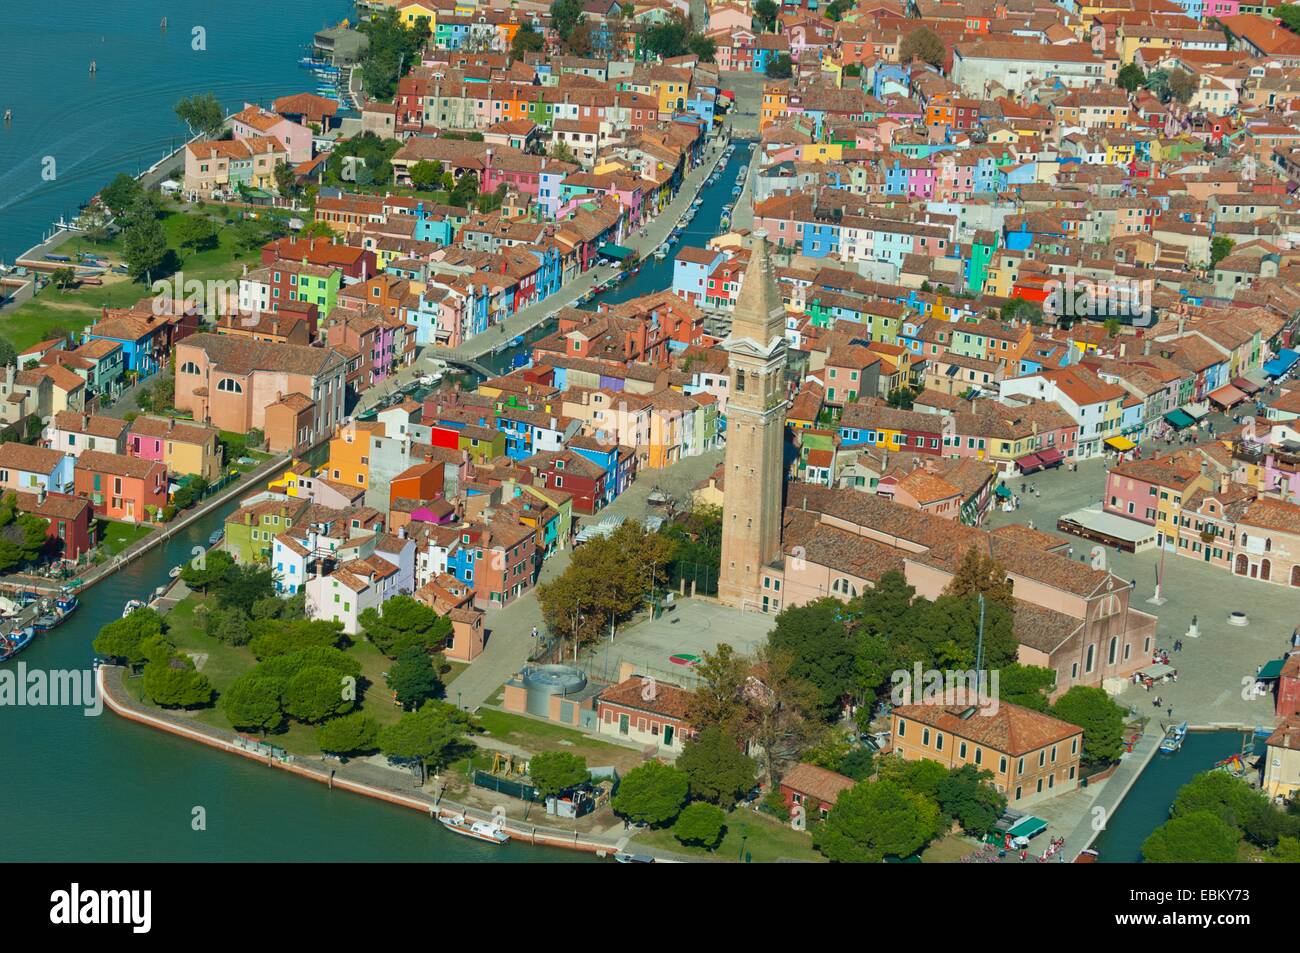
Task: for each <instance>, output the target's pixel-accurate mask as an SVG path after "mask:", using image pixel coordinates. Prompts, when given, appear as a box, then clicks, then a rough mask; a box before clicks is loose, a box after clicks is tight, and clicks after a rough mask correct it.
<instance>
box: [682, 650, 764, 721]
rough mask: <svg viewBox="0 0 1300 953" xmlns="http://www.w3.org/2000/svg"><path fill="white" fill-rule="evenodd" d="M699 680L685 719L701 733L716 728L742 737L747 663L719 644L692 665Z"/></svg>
mask: <svg viewBox="0 0 1300 953" xmlns="http://www.w3.org/2000/svg"><path fill="white" fill-rule="evenodd" d="M695 676H696V678H698V679H699V684H698V685H697V687H696V689H695V691H694V692H693V693H692V695H691V699H690V701H689V703H688V709H687V715H686V717H687V719H688V720H689V721H690V723H691V724H692V725H695V726H696V728H698V729H700V732H701V734H703V730H704V729H706V728H709V727H716V728H720V729H721V730H722V731H723V732H724V733H727V734H730V735H732V736H733V737H736V738H741V737H743V735H742V732H743V730H744V722H745V697H744V692H745V689H746V687H747V679H748V677H749V660H748V659H746V658H745V657H744V656H742V655H738V654H737V653H736V650H735V649H734V648H732V647H731V646H730V645H728V644H727V643H726V642H723V643H721V644H719V645H718V647H717V649H715V650H714V651H713V652H708V651H706V652H705V653H704V656H703V658H702V659H701V660H700V662H699V663H698V664H697V665H696V666H695Z"/></svg>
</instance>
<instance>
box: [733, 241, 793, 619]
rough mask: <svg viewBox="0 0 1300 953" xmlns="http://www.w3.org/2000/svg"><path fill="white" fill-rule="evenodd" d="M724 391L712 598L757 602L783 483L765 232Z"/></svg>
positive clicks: (776, 304)
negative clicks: (717, 567)
mask: <svg viewBox="0 0 1300 953" xmlns="http://www.w3.org/2000/svg"><path fill="white" fill-rule="evenodd" d="M722 346H723V347H724V348H725V349H726V351H727V353H728V354H729V355H730V360H729V362H728V370H729V372H730V375H731V387H730V393H729V394H728V395H727V453H726V461H725V464H724V482H723V491H724V496H723V500H724V503H723V508H722V575H721V578H720V580H719V583H718V597H719V598H720V599H721V600H722V601H723V602H725V603H727V604H728V605H733V606H740V607H742V608H751V609H758V608H761V603H760V600H761V598H762V595H761V584H760V576H761V571H762V567H763V566H766V565H767V564H768V563H770V562H771V561H772V560H774V559H776V558H777V557H778V556H779V555H780V553H781V507H782V499H783V490H784V488H785V459H784V443H785V411H786V385H785V363H786V352H785V349H786V344H785V305H784V304H783V303H782V301H781V293H780V292H779V291H778V290H777V287H776V276H775V275H774V274H773V273H772V262H771V259H770V258H769V257H768V248H767V233H766V232H765V231H761V230H760V231H756V232H754V248H753V251H752V253H751V254H750V258H749V266H748V267H747V268H746V269H745V277H744V280H743V281H742V282H741V286H740V295H739V296H738V297H737V299H736V310H735V317H734V318H733V320H732V324H731V336H730V337H729V338H727V340H726V341H725V342H723V345H722Z"/></svg>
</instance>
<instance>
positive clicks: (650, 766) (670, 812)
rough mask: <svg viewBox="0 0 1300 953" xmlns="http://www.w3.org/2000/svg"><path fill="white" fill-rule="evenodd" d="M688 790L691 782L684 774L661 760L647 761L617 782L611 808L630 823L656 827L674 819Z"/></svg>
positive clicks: (684, 800) (683, 802) (684, 801)
mask: <svg viewBox="0 0 1300 953" xmlns="http://www.w3.org/2000/svg"><path fill="white" fill-rule="evenodd" d="M689 789H690V781H689V779H688V778H687V777H686V774H685V773H684V772H682V771H679V770H678V769H677V768H674V767H670V766H669V765H666V764H664V763H663V762H661V761H647V762H645V764H640V765H637V766H636V767H635V768H633V769H632V770H631V771H629V772H628V773H627V775H626V776H625V777H624V778H623V780H622V781H620V782H619V785H618V791H616V792H615V794H614V799H613V802H612V806H613V808H614V811H615V812H616V813H618V814H621V815H622V816H624V817H626V818H629V819H630V820H633V821H637V822H638V823H642V824H651V825H655V826H659V825H663V824H667V823H668V822H669V821H671V820H672V819H673V818H675V817H676V816H677V814H678V812H679V811H681V809H682V805H683V804H685V803H686V794H687V792H688V791H689Z"/></svg>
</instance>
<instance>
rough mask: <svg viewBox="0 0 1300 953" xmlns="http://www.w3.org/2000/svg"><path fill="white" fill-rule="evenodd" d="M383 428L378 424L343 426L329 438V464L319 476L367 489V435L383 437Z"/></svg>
mask: <svg viewBox="0 0 1300 953" xmlns="http://www.w3.org/2000/svg"><path fill="white" fill-rule="evenodd" d="M384 432H385V431H384V425H383V424H381V423H379V422H377V421H356V422H355V423H350V424H345V425H344V426H342V427H339V429H338V430H336V431H335V432H334V436H333V437H331V438H330V458H329V462H328V463H326V464H325V466H324V467H323V468H322V470H321V473H320V476H323V477H328V478H329V479H331V480H333V481H334V482H335V483H345V484H347V485H348V486H364V487H369V486H370V435H371V434H372V433H378V434H379V436H381V437H382V436H383V435H384Z"/></svg>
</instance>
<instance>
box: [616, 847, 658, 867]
mask: <svg viewBox="0 0 1300 953" xmlns="http://www.w3.org/2000/svg"><path fill="white" fill-rule="evenodd" d="M614 862H615V863H619V864H653V863H654V862H655V859H654V858H653V857H651V856H650V855H649V854H629V853H627V852H626V851H622V850H620V851H618V852H617V853H615V854H614Z"/></svg>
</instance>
